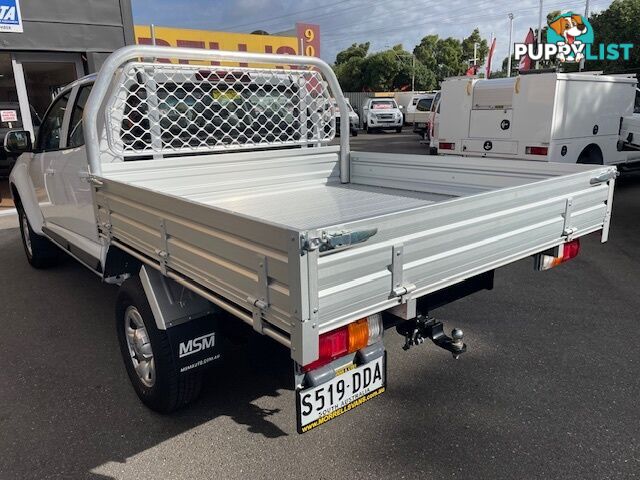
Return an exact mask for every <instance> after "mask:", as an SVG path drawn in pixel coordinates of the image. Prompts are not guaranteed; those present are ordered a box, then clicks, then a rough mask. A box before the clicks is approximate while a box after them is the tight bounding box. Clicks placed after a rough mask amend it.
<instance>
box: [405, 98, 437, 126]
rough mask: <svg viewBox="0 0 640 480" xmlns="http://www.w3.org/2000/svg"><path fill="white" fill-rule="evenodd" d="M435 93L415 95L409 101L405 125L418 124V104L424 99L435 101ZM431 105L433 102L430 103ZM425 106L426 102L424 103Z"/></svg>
mask: <svg viewBox="0 0 640 480" xmlns="http://www.w3.org/2000/svg"><path fill="white" fill-rule="evenodd" d="M434 96H435V93H419V94H416V95H413V96H412V97H411V100H410V101H409V103H408V105H407V107H406V108H405V109H404V123H405V125H414V124H415V123H416V121H417V120H416V113H417V112H419V111H420V110H418V103H419V102H420V101H421V100H423V99H429V100H433V97H434ZM428 103H429V105H431V102H428ZM422 106H424V102H422Z"/></svg>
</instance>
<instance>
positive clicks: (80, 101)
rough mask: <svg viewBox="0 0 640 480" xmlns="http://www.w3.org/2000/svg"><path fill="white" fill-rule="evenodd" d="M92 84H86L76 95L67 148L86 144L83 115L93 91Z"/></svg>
mask: <svg viewBox="0 0 640 480" xmlns="http://www.w3.org/2000/svg"><path fill="white" fill-rule="evenodd" d="M91 87H92V85H85V86H84V87H81V88H80V91H79V92H78V96H77V97H76V104H75V105H74V106H73V112H72V114H71V123H70V124H69V140H68V141H67V148H76V147H81V146H83V145H84V132H83V130H82V115H83V114H84V108H85V106H86V105H87V99H88V98H89V94H90V93H91Z"/></svg>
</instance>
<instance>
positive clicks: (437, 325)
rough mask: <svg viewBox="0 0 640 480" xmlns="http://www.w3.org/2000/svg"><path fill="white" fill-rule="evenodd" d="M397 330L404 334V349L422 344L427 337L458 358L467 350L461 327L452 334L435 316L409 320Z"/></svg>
mask: <svg viewBox="0 0 640 480" xmlns="http://www.w3.org/2000/svg"><path fill="white" fill-rule="evenodd" d="M396 331H397V332H398V333H399V334H400V335H403V336H404V339H405V340H404V346H403V347H402V349H403V350H409V349H410V348H411V347H413V346H414V345H421V344H422V343H424V340H425V339H426V338H428V339H430V340H431V341H432V342H433V343H435V344H436V345H437V346H438V347H440V348H444V349H445V350H448V351H449V352H451V354H452V355H453V358H455V359H456V360H457V359H458V358H460V355H462V354H463V353H465V352H466V351H467V345H466V344H465V343H463V342H462V338H463V337H464V333H463V332H462V330H460V329H459V328H454V329H453V330H452V331H451V336H450V337H449V336H447V335H445V333H444V325H443V324H442V322H440V321H438V320H436V319H435V318H433V317H428V316H422V315H421V316H419V317H417V318H415V319H413V320H408V321H406V322H403V323H401V324H400V325H398V326H397V327H396Z"/></svg>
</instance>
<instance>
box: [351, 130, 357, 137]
mask: <svg viewBox="0 0 640 480" xmlns="http://www.w3.org/2000/svg"><path fill="white" fill-rule="evenodd" d="M352 135H353V136H354V137H357V136H358V130H356V129H355V128H354V129H353V131H352Z"/></svg>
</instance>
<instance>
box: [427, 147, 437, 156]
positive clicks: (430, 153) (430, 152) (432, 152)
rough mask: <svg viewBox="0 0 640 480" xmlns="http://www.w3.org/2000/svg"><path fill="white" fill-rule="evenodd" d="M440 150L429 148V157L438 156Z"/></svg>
mask: <svg viewBox="0 0 640 480" xmlns="http://www.w3.org/2000/svg"><path fill="white" fill-rule="evenodd" d="M437 154H438V149H437V148H436V147H429V155H437Z"/></svg>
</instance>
